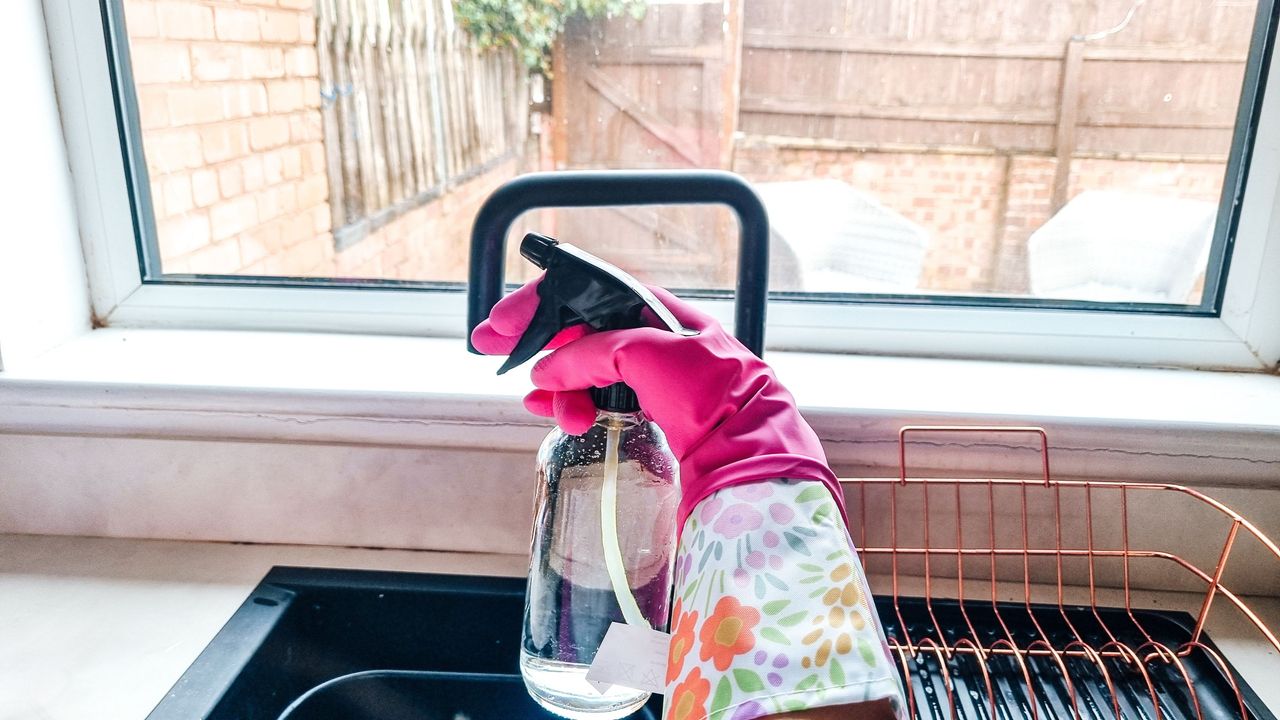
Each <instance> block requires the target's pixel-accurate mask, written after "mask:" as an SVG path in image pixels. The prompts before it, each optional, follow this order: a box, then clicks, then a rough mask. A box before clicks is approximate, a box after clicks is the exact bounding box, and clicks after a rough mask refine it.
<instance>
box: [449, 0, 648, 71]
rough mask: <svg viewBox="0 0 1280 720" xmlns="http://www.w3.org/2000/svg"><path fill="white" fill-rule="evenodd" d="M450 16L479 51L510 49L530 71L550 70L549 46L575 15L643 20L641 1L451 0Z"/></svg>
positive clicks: (642, 3) (643, 11)
mask: <svg viewBox="0 0 1280 720" xmlns="http://www.w3.org/2000/svg"><path fill="white" fill-rule="evenodd" d="M453 12H454V16H455V17H456V18H457V19H458V24H459V25H461V26H462V28H463V29H464V30H466V31H467V32H468V33H469V34H470V35H471V37H473V38H475V40H476V43H477V44H479V46H480V47H481V48H482V49H486V50H487V49H491V48H498V47H510V48H512V49H514V50H515V51H516V52H517V53H519V54H520V57H521V58H522V59H523V60H524V63H525V65H527V66H528V67H529V68H530V69H535V70H541V71H542V72H549V71H550V70H551V67H550V65H551V61H550V55H551V45H552V43H554V42H555V39H556V36H558V35H559V34H560V31H561V30H563V29H564V26H565V22H566V21H567V20H568V19H569V18H570V17H573V16H574V15H576V14H579V13H580V14H582V15H583V16H585V17H588V18H596V17H601V16H604V17H616V16H619V15H622V14H623V13H627V14H629V15H631V17H633V18H635V19H636V20H639V19H640V18H642V17H644V13H645V0H453Z"/></svg>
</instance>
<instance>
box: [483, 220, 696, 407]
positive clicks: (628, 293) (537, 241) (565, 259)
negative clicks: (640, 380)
mask: <svg viewBox="0 0 1280 720" xmlns="http://www.w3.org/2000/svg"><path fill="white" fill-rule="evenodd" d="M520 254H521V255H523V256H524V257H525V258H527V259H528V260H529V261H530V262H532V263H533V264H534V265H537V266H538V267H540V268H543V269H544V270H546V273H545V274H544V275H543V278H542V282H540V283H538V290H537V292H538V308H537V310H536V311H534V314H533V319H532V320H531V321H530V322H529V327H528V328H527V329H525V332H524V334H523V335H521V336H520V340H519V341H518V342H517V343H516V347H515V349H513V350H512V351H511V354H510V355H509V356H508V357H507V360H506V362H504V363H503V364H502V367H501V368H499V369H498V374H499V375H501V374H502V373H505V372H506V371H508V370H510V369H511V368H513V367H516V366H517V365H520V364H521V363H523V362H525V361H526V360H528V359H529V358H531V357H533V356H534V355H536V354H537V353H538V351H540V350H542V349H543V348H545V347H546V346H547V343H549V342H551V339H552V338H554V337H555V336H556V334H557V333H559V332H560V331H561V330H564V329H565V328H570V327H573V326H575V325H583V324H585V325H588V326H590V327H591V328H592V329H594V330H622V329H624V328H633V327H644V326H645V325H646V324H647V323H646V322H645V319H644V316H643V311H644V310H645V309H646V308H647V309H649V310H650V311H651V312H653V314H654V315H655V316H656V317H657V318H658V320H659V321H660V322H661V323H662V324H663V325H665V326H666V328H667V329H668V330H670V331H672V332H678V333H682V334H683V333H688V332H689V331H688V330H686V329H685V328H684V327H683V326H682V325H681V324H680V321H679V320H677V319H676V317H675V316H674V315H672V314H671V311H670V310H669V309H667V306H665V305H663V304H662V302H661V301H659V300H658V298H657V297H655V296H654V294H653V293H652V292H650V291H649V288H647V287H645V286H644V284H643V283H641V282H640V281H639V280H636V279H635V278H634V277H632V276H631V275H628V274H627V273H625V272H623V271H622V270H620V269H618V268H617V267H614V266H613V265H610V264H609V263H607V262H605V261H604V260H601V259H600V258H598V257H596V256H595V255H592V254H591V253H589V252H586V251H584V250H582V249H580V248H577V247H575V246H573V245H570V244H568V243H561V242H559V241H557V240H555V239H554V238H550V237H547V236H546V235H539V234H537V233H529V234H527V235H525V237H524V240H522V241H521V242H520ZM591 397H592V400H594V401H595V403H596V407H598V408H600V409H602V410H611V411H617V412H634V411H635V410H638V409H639V405H638V404H637V402H636V398H635V392H634V391H632V390H631V388H629V387H627V386H626V385H625V384H623V383H615V384H614V385H610V386H608V387H605V388H593V389H592V392H591Z"/></svg>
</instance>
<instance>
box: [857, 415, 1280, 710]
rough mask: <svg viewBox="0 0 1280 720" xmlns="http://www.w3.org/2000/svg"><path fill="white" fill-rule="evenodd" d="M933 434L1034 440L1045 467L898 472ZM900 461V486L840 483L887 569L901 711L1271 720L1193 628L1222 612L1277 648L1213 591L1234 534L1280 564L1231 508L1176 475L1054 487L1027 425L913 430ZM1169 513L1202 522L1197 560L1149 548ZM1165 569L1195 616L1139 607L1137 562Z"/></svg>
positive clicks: (1270, 636)
mask: <svg viewBox="0 0 1280 720" xmlns="http://www.w3.org/2000/svg"><path fill="white" fill-rule="evenodd" d="M944 433H945V434H954V433H981V434H982V435H984V436H987V435H990V434H1000V435H1008V434H1022V435H1023V436H1027V435H1028V434H1029V436H1031V437H1034V438H1035V439H1037V440H1038V444H1039V453H1040V456H1039V458H1038V460H1039V462H1038V465H1039V466H1040V477H1039V478H1036V479H980V480H975V479H959V480H957V479H942V480H939V479H913V478H910V477H908V464H907V448H908V440H909V439H910V437H921V436H924V437H929V436H937V435H940V434H944ZM909 436H910V437H909ZM898 461H899V467H900V473H899V477H898V478H897V479H870V480H852V481H850V480H845V481H843V482H845V483H846V485H845V488H846V495H847V496H848V498H849V500H850V503H849V505H850V507H849V516H850V520H851V521H852V523H853V524H854V525H855V533H854V539H855V540H856V541H858V547H859V550H860V552H861V554H862V557H863V560H864V563H866V565H867V569H868V572H869V573H872V574H873V576H874V577H883V576H884V575H887V576H888V577H887V579H886V582H887V584H888V585H889V587H887V588H886V587H883V586H882V585H883V583H876V582H874V581H873V587H874V586H876V585H881V586H880V587H875V589H876V591H877V592H876V596H877V598H878V600H877V604H878V605H879V609H880V615H881V618H882V619H883V620H884V622H885V626H886V633H887V635H888V644H889V648H890V650H891V653H892V655H894V656H895V657H896V659H897V661H898V662H899V663H900V666H901V667H900V671H901V673H902V675H903V677H904V678H907V679H908V683H907V684H908V686H909V691H908V693H907V695H908V704H909V710H910V713H911V716H912V717H919V718H938V719H947V720H950V719H959V718H969V717H983V718H1010V719H1012V718H1031V719H1033V720H1038V719H1039V718H1128V717H1144V718H1153V719H1154V720H1174V719H1175V718H1184V717H1185V718H1197V719H1198V720H1206V719H1209V720H1212V719H1214V718H1219V717H1236V718H1273V717H1275V716H1274V715H1273V714H1272V713H1271V712H1270V711H1269V710H1267V708H1266V707H1265V706H1263V704H1262V703H1261V701H1260V700H1259V699H1258V698H1257V696H1256V695H1255V694H1254V693H1253V691H1252V690H1251V689H1250V688H1249V687H1248V686H1247V684H1245V683H1244V681H1243V680H1242V679H1241V678H1240V676H1239V675H1238V674H1237V673H1236V672H1235V670H1234V669H1233V668H1232V666H1231V665H1230V664H1229V663H1228V661H1227V659H1226V658H1225V657H1224V655H1223V653H1222V652H1221V651H1220V650H1219V649H1218V648H1217V647H1216V646H1215V645H1214V644H1213V643H1212V641H1211V640H1210V639H1209V638H1208V635H1207V634H1206V632H1205V627H1206V624H1207V623H1208V622H1209V620H1210V617H1211V613H1215V611H1217V612H1230V611H1232V610H1234V611H1235V612H1237V613H1239V615H1240V616H1241V617H1242V618H1243V619H1244V621H1245V622H1246V623H1247V624H1248V625H1251V626H1252V629H1256V631H1257V633H1258V634H1259V635H1260V637H1261V639H1262V641H1263V642H1265V643H1267V644H1269V645H1270V647H1271V648H1273V649H1274V650H1275V651H1276V652H1277V653H1280V640H1277V637H1276V634H1275V632H1274V631H1273V630H1272V629H1271V628H1270V627H1268V625H1267V623H1266V622H1264V620H1263V619H1262V617H1261V616H1260V615H1259V614H1258V613H1257V612H1255V611H1254V609H1251V608H1250V607H1249V605H1248V604H1246V602H1245V599H1244V595H1243V593H1241V594H1237V593H1235V592H1232V591H1231V590H1229V589H1228V588H1227V587H1226V585H1225V584H1224V575H1225V574H1226V571H1227V568H1228V562H1229V561H1230V560H1231V557H1232V551H1233V549H1236V548H1238V547H1239V546H1240V544H1241V541H1243V540H1245V539H1246V538H1251V539H1252V541H1253V543H1254V544H1255V545H1257V546H1258V547H1256V548H1254V549H1253V552H1254V556H1253V559H1252V560H1250V564H1251V565H1252V564H1256V562H1257V558H1258V557H1262V558H1264V559H1265V558H1267V557H1269V558H1270V560H1274V561H1280V548H1277V546H1276V544H1275V543H1274V542H1272V541H1271V540H1270V539H1269V538H1267V537H1266V536H1265V535H1264V534H1263V533H1262V532H1260V531H1259V530H1258V528H1256V527H1255V526H1254V525H1252V524H1250V522H1249V521H1248V520H1246V519H1245V518H1244V517H1242V516H1241V515H1240V514H1239V513H1237V512H1235V511H1233V510H1231V509H1230V508H1228V507H1227V506H1225V505H1223V504H1222V503H1220V502H1218V501H1216V500H1214V499H1213V498H1210V497H1208V496H1206V495H1204V494H1202V493H1200V492H1197V491H1196V490H1193V489H1191V488H1187V487H1183V486H1179V485H1173V484H1165V483H1143V482H1093V481H1066V480H1055V479H1054V478H1053V477H1052V476H1051V474H1050V467H1049V441H1048V436H1047V434H1046V433H1045V431H1044V430H1043V429H1041V428H1036V427H987V426H982V427H977V426H965V427H956V426H908V427H904V428H902V429H901V431H900V432H899V434H898ZM886 496H887V497H886ZM885 508H887V509H888V513H887V515H886V514H885V513H884V509H885ZM1153 512H1154V513H1159V514H1160V518H1152V517H1150V516H1149V514H1150V513H1153ZM1143 513H1148V516H1147V517H1146V518H1145V519H1144V518H1143ZM1171 513H1172V515H1173V517H1174V518H1176V519H1178V520H1180V521H1182V522H1184V523H1191V522H1196V523H1198V524H1197V525H1196V527H1197V528H1200V529H1201V530H1200V531H1199V536H1200V537H1202V538H1203V543H1201V544H1200V545H1199V547H1201V548H1207V551H1206V557H1205V558H1200V559H1199V561H1193V560H1188V559H1185V558H1184V557H1183V556H1180V555H1179V554H1176V553H1174V552H1169V551H1167V550H1166V549H1163V548H1162V547H1161V546H1160V545H1161V541H1162V540H1163V539H1164V537H1165V533H1163V532H1161V531H1159V530H1156V531H1154V532H1153V531H1152V526H1153V525H1155V526H1159V525H1160V521H1161V519H1163V520H1168V519H1169V517H1170V514H1171ZM1214 538H1221V544H1220V545H1219V544H1218V541H1217V540H1216V539H1214ZM1165 544H1166V545H1167V544H1168V543H1165ZM1209 552H1211V553H1212V555H1213V557H1210V556H1209ZM1215 558H1216V559H1215ZM1239 562H1243V561H1239ZM1161 563H1163V564H1164V566H1165V567H1166V569H1167V570H1172V571H1173V574H1172V575H1163V576H1161V577H1162V578H1164V579H1165V580H1166V581H1168V580H1169V579H1170V578H1172V579H1173V580H1174V581H1176V582H1180V583H1182V586H1183V587H1187V588H1189V589H1191V590H1192V591H1194V593H1195V595H1194V596H1193V597H1196V598H1199V597H1201V592H1202V599H1200V600H1199V601H1198V605H1199V611H1198V612H1196V613H1194V614H1190V613H1169V612H1166V611H1153V610H1150V609H1143V608H1140V607H1137V606H1136V601H1140V596H1143V593H1144V592H1145V589H1144V588H1143V587H1142V586H1141V585H1140V584H1138V582H1139V580H1140V578H1146V577H1152V576H1151V575H1150V574H1149V573H1150V572H1151V569H1150V568H1148V567H1146V566H1148V565H1153V564H1161ZM886 565H887V568H886ZM1202 565H1204V566H1205V567H1202ZM1277 567H1280V565H1272V566H1271V567H1269V568H1267V570H1268V571H1269V572H1272V573H1275V572H1276V568H1277ZM1240 569H1241V568H1236V570H1237V571H1238V570H1240ZM886 570H887V572H886ZM877 573H878V575H877ZM1142 573H1147V574H1146V575H1143V574H1142ZM1175 576H1181V577H1175ZM1255 576H1256V573H1255ZM1068 577H1074V578H1077V579H1076V580H1075V581H1074V582H1068ZM1274 577H1280V575H1275V576H1274ZM1080 578H1082V579H1083V580H1084V582H1080V580H1079V579H1080ZM920 582H922V583H923V596H922V597H909V596H908V595H909V594H908V592H907V590H906V587H905V586H907V585H911V584H912V583H920ZM914 592H915V593H919V592H920V590H919V589H916V590H915V591H914ZM1073 594H1074V595H1077V596H1080V598H1081V599H1079V600H1078V601H1076V602H1071V601H1070V600H1069V596H1071V595H1073ZM1106 597H1109V598H1111V599H1110V602H1107V601H1106V600H1105V598H1106ZM1085 598H1087V599H1085ZM1275 680H1276V681H1277V682H1280V678H1275Z"/></svg>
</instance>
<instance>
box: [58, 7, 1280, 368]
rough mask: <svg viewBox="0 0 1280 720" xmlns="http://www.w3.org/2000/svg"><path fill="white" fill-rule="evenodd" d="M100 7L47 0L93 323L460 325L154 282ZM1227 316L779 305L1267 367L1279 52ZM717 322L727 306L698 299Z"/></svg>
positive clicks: (933, 348)
mask: <svg viewBox="0 0 1280 720" xmlns="http://www.w3.org/2000/svg"><path fill="white" fill-rule="evenodd" d="M98 7H100V6H99V5H98V4H97V3H94V4H93V6H92V7H91V8H90V7H86V3H83V2H79V1H78V0H44V8H45V19H46V23H47V27H48V33H49V40H50V49H51V54H52V58H53V69H54V79H55V84H56V88H57V91H58V97H59V102H60V112H61V115H62V120H63V132H64V135H65V140H66V145H67V150H68V155H69V161H70V166H71V170H72V176H73V179H74V185H75V193H76V198H77V203H78V215H79V223H80V228H81V238H82V241H83V245H84V252H85V260H86V266H87V271H88V276H89V286H90V294H91V299H92V307H93V316H94V321H95V324H96V325H98V326H112V327H121V328H143V327H168V328H174V327H183V328H221V329H244V330H252V329H270V330H296V331H328V332H346V333H381V334H399V335H422V336H440V337H449V336H458V337H460V336H461V335H462V334H463V332H464V323H465V307H464V306H465V297H464V295H463V294H462V293H461V292H449V291H423V290H405V289H393V288H388V289H368V288H355V289H345V288H331V287H272V286H250V287H246V286H226V285H192V284H163V283H146V282H144V281H143V277H142V272H141V269H140V264H139V258H138V250H137V248H136V245H135V240H134V237H135V235H134V219H133V214H132V209H131V205H130V198H129V190H128V181H127V178H126V175H125V162H124V158H123V149H122V146H121V133H120V132H119V130H118V128H117V122H116V101H115V98H114V96H113V90H112V83H111V71H110V67H109V62H110V59H109V56H108V51H107V41H106V38H105V36H104V33H105V30H104V23H103V22H102V17H101V16H100V14H99V12H98V10H97V9H98ZM1262 90H1263V104H1262V107H1261V110H1260V120H1259V122H1258V124H1257V137H1256V139H1255V141H1254V146H1253V152H1252V158H1251V161H1250V164H1249V171H1248V175H1247V179H1246V192H1245V195H1244V197H1243V202H1242V204H1241V207H1240V214H1239V223H1238V229H1237V232H1236V234H1235V240H1234V248H1233V250H1232V257H1231V270H1230V272H1229V274H1228V277H1227V284H1226V287H1225V291H1224V295H1223V302H1222V308H1221V313H1220V315H1219V316H1217V317H1205V316H1180V315H1159V314H1141V313H1129V312H1108V311H1078V310H1047V309H1045V310H1041V309H1022V308H1016V309H1015V308H1000V307H959V306H938V305H928V306H919V305H894V304H890V303H885V304H856V305H839V304H816V303H807V302H785V301H773V302H771V303H770V307H769V314H768V317H769V320H768V333H767V338H768V346H769V347H770V348H772V349H785V350H807V351H826V352H847V353H865V354H881V355H915V356H932V357H967V358H987V359H1009V360H1031V361H1054V362H1069V363H1089V364H1118V365H1137V366H1162V367H1189V368H1203V369H1230V370H1251V371H1272V370H1274V369H1275V368H1276V366H1277V364H1278V363H1280V53H1274V54H1273V55H1272V57H1271V60H1270V71H1269V72H1268V73H1267V80H1266V81H1265V87H1264V88H1263V89H1262ZM698 302H700V303H701V304H703V305H704V307H706V308H707V309H708V310H710V311H712V312H713V313H715V314H717V315H718V316H720V317H722V318H726V319H727V318H728V317H730V315H731V313H730V311H729V307H728V306H729V303H728V302H727V301H714V300H702V301H698Z"/></svg>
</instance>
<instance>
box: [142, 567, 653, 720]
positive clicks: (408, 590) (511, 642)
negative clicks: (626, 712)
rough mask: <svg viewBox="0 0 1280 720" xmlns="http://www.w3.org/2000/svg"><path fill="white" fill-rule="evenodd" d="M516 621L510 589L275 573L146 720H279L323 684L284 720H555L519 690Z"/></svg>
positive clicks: (486, 581)
mask: <svg viewBox="0 0 1280 720" xmlns="http://www.w3.org/2000/svg"><path fill="white" fill-rule="evenodd" d="M523 609H524V581H523V580H520V579H514V578H490V577H467V576H457V575H419V574H409V573H384V572H370V571H360V570H317V569H310V568H291V567H278V568H273V569H272V570H271V572H270V573H268V574H267V576H266V577H265V578H263V580H262V582H261V583H259V585H258V587H257V588H255V589H254V591H253V593H252V594H251V595H250V596H249V598H248V599H247V600H245V602H244V604H243V605H241V606H240V609H239V610H237V611H236V613H235V615H233V616H232V618H231V619H230V620H229V621H228V622H227V624H226V626H224V627H223V628H222V630H221V631H220V632H219V633H218V635H217V636H216V637H215V638H214V639H213V641H212V642H211V643H210V644H209V646H208V647H207V648H205V650H204V652H202V653H201V654H200V657H199V658H197V659H196V661H195V663H193V664H192V665H191V667H190V668H189V669H188V670H187V672H186V673H185V674H183V676H182V678H181V679H179V680H178V682H177V684H176V685H174V687H173V689H172V690H170V691H169V694H168V695H167V696H166V697H165V698H164V700H162V701H161V702H160V704H159V705H158V706H156V709H155V710H154V711H152V713H151V714H150V715H149V716H148V720H193V719H194V718H208V719H209V720H276V718H278V717H280V714H281V713H282V712H283V711H285V709H286V708H288V707H289V705H290V704H291V703H293V702H294V701H295V700H297V699H298V698H300V697H301V696H302V695H303V694H304V693H307V691H308V690H311V689H312V688H316V687H317V686H320V685H321V684H323V683H330V684H328V685H325V686H324V687H322V688H320V689H318V690H317V691H315V692H314V693H313V694H312V695H311V696H310V697H309V698H307V699H306V700H305V701H304V702H302V703H301V704H300V705H299V706H298V707H296V708H295V709H294V710H293V711H292V712H291V714H290V715H289V720H337V719H338V718H342V720H364V719H366V718H367V719H369V720H373V719H375V718H376V719H377V720H410V719H412V720H437V719H439V720H461V719H463V718H465V719H466V720H489V719H493V720H522V719H525V718H528V719H530V720H535V719H536V720H541V719H543V718H554V717H556V716H555V715H552V714H551V713H548V712H547V711H546V710H543V709H542V708H541V707H539V706H538V705H537V704H536V703H534V702H533V700H531V699H530V698H529V696H528V693H526V692H525V688H524V683H523V682H522V681H521V679H520V675H519V668H518V664H517V663H518V656H519V644H520V622H521V615H522V612H523ZM379 670H391V671H406V670H409V671H430V672H428V673H420V672H419V673H413V674H410V673H403V672H386V673H380V672H367V671H379ZM354 673H361V674H359V675H353V676H352V677H349V678H345V679H342V680H335V679H337V678H344V676H348V675H352V674H354ZM410 675H412V676H410ZM331 681H332V682H331ZM661 708H662V698H661V697H660V696H654V697H653V698H651V699H650V701H649V703H648V705H647V706H646V707H644V708H642V709H641V710H640V712H638V713H636V714H635V715H633V716H632V717H633V718H637V719H638V718H658V717H660V716H661Z"/></svg>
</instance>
